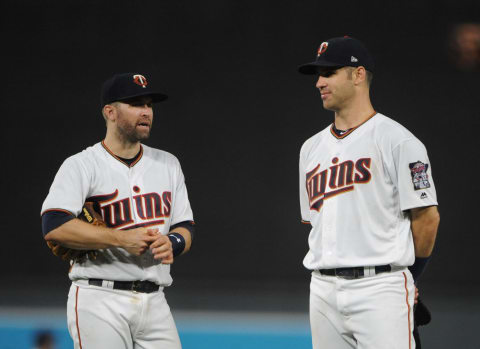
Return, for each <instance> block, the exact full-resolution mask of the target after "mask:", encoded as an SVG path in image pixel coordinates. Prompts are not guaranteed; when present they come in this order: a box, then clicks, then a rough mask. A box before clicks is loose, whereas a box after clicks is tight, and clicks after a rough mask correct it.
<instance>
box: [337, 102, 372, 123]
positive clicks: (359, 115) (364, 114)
mask: <svg viewBox="0 0 480 349" xmlns="http://www.w3.org/2000/svg"><path fill="white" fill-rule="evenodd" d="M374 113H375V109H373V106H372V104H371V103H370V99H364V100H363V101H359V102H357V103H350V104H349V105H348V106H347V107H344V108H342V109H340V110H337V111H335V127H336V128H337V129H339V130H348V129H351V128H354V127H357V126H358V125H360V124H362V123H363V122H365V121H366V120H367V119H369V118H370V117H371V116H372V115H373V114H374Z"/></svg>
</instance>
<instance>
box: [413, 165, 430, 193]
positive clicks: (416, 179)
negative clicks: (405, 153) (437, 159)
mask: <svg viewBox="0 0 480 349" xmlns="http://www.w3.org/2000/svg"><path fill="white" fill-rule="evenodd" d="M408 167H409V168H410V174H411V175H412V182H413V187H414V188H415V190H419V189H426V188H430V182H429V181H428V174H427V170H428V164H424V163H423V162H421V161H417V162H412V163H411V164H408Z"/></svg>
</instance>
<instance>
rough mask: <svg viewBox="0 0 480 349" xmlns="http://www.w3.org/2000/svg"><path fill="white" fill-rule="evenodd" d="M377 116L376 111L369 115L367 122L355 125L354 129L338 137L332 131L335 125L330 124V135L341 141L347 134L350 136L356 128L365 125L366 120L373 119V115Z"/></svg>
mask: <svg viewBox="0 0 480 349" xmlns="http://www.w3.org/2000/svg"><path fill="white" fill-rule="evenodd" d="M376 114H377V112H376V111H374V112H373V114H372V115H370V116H369V117H368V118H367V120H365V121H364V122H362V123H361V124H360V125H357V126H355V127H352V128H351V129H349V130H348V131H346V132H345V133H343V134H341V135H339V134H337V133H336V132H335V130H334V129H333V128H334V127H335V123H333V124H332V126H330V133H331V134H332V136H333V137H335V138H337V139H343V138H345V137H347V136H348V135H349V134H351V133H352V132H353V131H355V130H356V129H357V128H359V127H360V126H362V125H363V124H364V123H366V122H367V121H368V120H370V119H371V118H373V117H374V116H375V115H376Z"/></svg>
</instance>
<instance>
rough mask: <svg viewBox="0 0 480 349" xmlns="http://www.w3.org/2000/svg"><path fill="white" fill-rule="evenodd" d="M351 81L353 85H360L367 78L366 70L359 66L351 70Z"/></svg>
mask: <svg viewBox="0 0 480 349" xmlns="http://www.w3.org/2000/svg"><path fill="white" fill-rule="evenodd" d="M352 74H353V82H354V84H355V85H360V84H361V83H363V82H365V81H366V80H367V71H366V70H365V68H364V67H362V66H360V67H358V68H356V69H355V70H354V71H353V73H352Z"/></svg>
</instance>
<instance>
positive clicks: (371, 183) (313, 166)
mask: <svg viewBox="0 0 480 349" xmlns="http://www.w3.org/2000/svg"><path fill="white" fill-rule="evenodd" d="M299 71H300V73H303V74H310V75H316V76H317V77H318V79H317V81H316V87H317V88H318V90H319V91H320V95H321V98H322V102H323V107H324V108H325V109H327V110H331V111H333V112H334V113H335V117H334V122H333V123H332V124H331V125H330V126H328V127H327V128H325V129H324V130H323V131H321V132H319V133H317V134H316V135H314V136H313V137H311V138H310V139H308V140H307V141H306V142H305V143H304V144H303V146H302V149H301V151H300V207H301V214H302V220H303V221H304V222H305V223H309V224H310V225H311V231H310V235H309V238H308V244H309V251H308V253H307V255H306V257H305V259H304V261H303V263H304V265H305V267H306V268H307V269H310V270H312V278H311V284H310V323H311V330H312V341H313V347H314V348H315V349H318V348H327V349H347V348H359V349H360V348H361V349H387V348H388V349H412V348H415V341H414V339H413V336H412V331H413V326H414V321H413V307H414V296H415V286H414V277H413V276H412V274H414V275H415V277H418V275H419V274H420V273H421V271H422V269H423V267H424V266H425V264H426V262H427V260H428V257H429V256H430V254H431V253H432V250H433V246H434V242H435V238H436V234H437V229H438V224H439V220H440V218H439V214H438V211H437V198H436V193H435V186H434V183H433V178H432V167H431V164H430V161H429V159H428V156H427V151H426V149H425V146H424V145H423V144H422V143H421V142H420V141H419V140H418V139H417V138H416V137H415V136H414V135H413V134H412V133H411V132H409V131H408V130H407V129H406V128H405V127H403V126H402V125H400V124H399V123H397V122H396V121H394V120H392V119H390V118H389V117H387V116H385V115H383V114H381V113H378V112H377V111H375V110H374V109H373V106H372V104H371V102H370V85H371V81H372V77H373V72H374V63H373V59H372V56H371V55H370V53H369V52H368V50H367V49H366V48H365V46H364V45H363V44H362V43H361V42H360V41H358V40H356V39H354V38H351V37H339V38H333V39H330V40H328V41H325V42H323V43H322V44H321V45H320V48H319V49H318V52H317V58H316V60H315V61H314V62H311V63H308V64H304V65H302V66H300V67H299ZM414 261H415V265H414ZM408 267H410V268H411V270H412V272H411V271H410V270H409V268H408Z"/></svg>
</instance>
